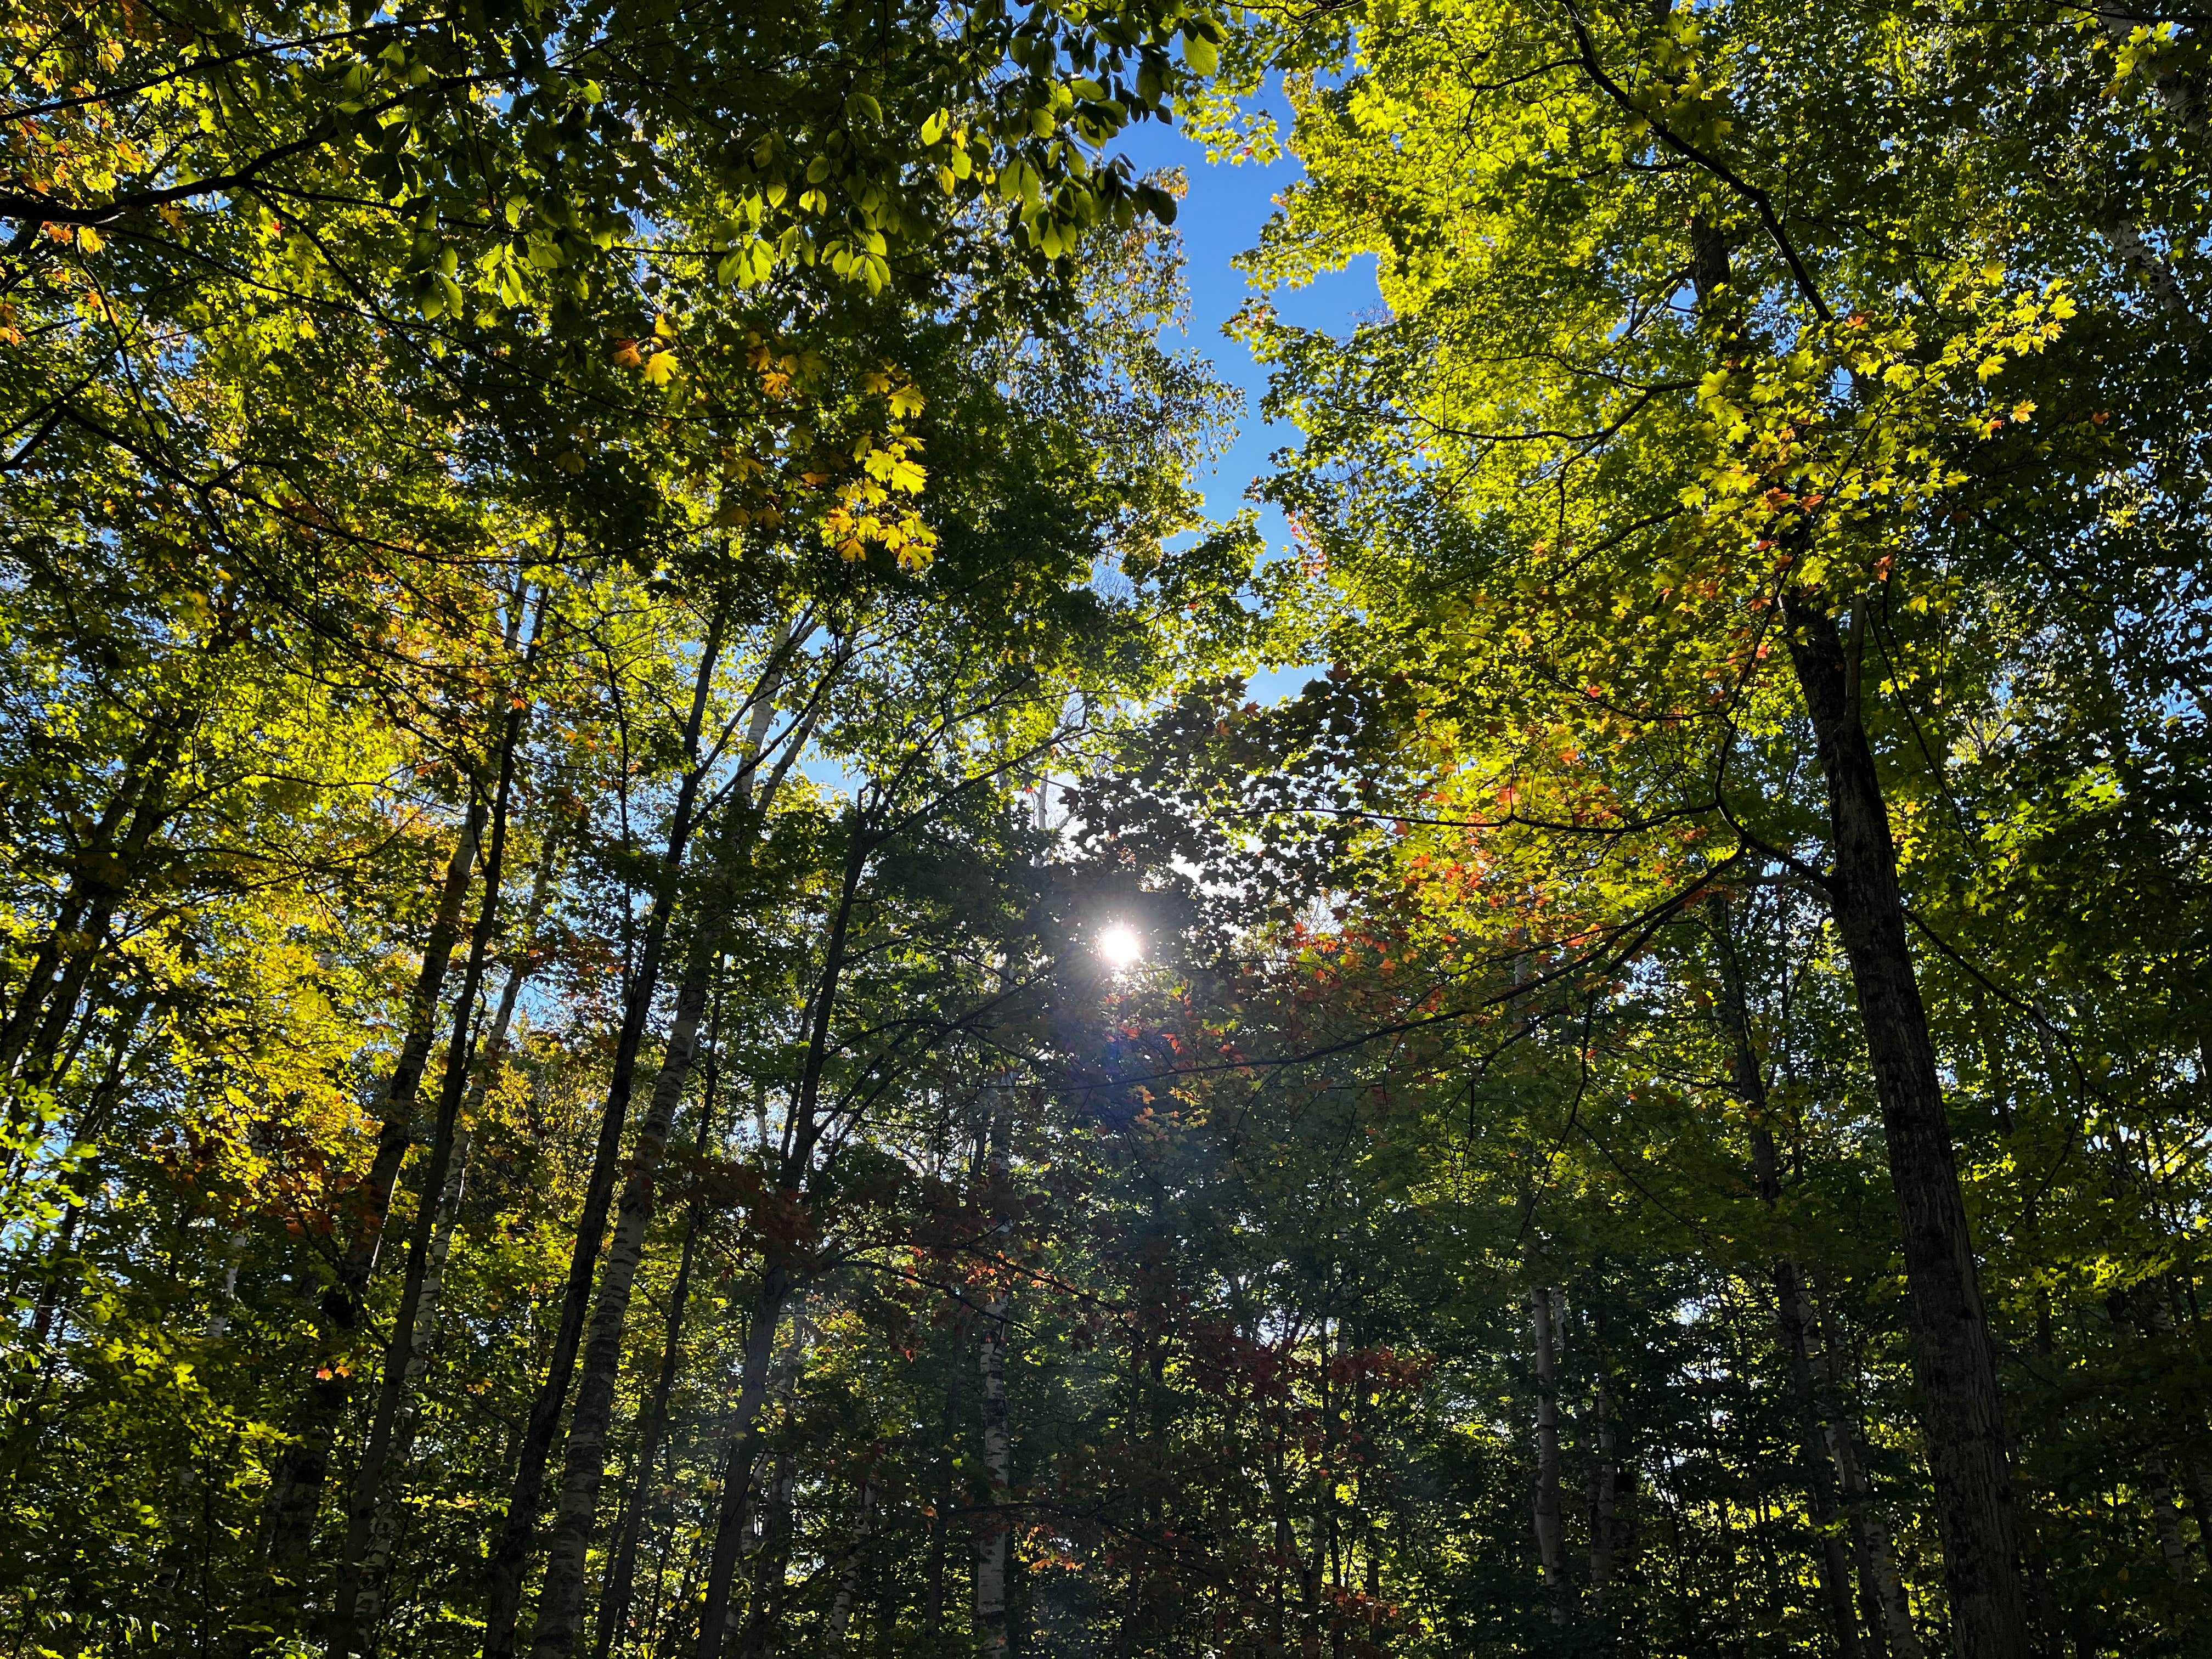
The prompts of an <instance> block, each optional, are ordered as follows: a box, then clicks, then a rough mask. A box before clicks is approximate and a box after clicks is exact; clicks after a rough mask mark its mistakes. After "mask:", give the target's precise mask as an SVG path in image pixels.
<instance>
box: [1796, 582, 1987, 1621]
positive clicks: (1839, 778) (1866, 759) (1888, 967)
mask: <svg viewBox="0 0 2212 1659" xmlns="http://www.w3.org/2000/svg"><path fill="white" fill-rule="evenodd" d="M1784 622H1785V623H1787V625H1788V637H1789V645H1790V657H1791V659H1792V660H1793V662H1794V664H1795V665H1796V671H1797V680H1798V684H1800V686H1801V687H1802V689H1803V691H1804V695H1805V705H1806V709H1807V711H1808V714H1809V715H1810V716H1811V719H1812V723H1813V730H1814V738H1815V739H1816V741H1817V743H1818V745H1819V750H1820V765H1821V769H1822V771H1823V772H1825V773H1826V777H1827V785H1828V807H1829V816H1830V819H1831V822H1832V825H1833V831H1834V836H1833V838H1834V853H1835V858H1834V867H1833V869H1832V872H1831V874H1830V876H1829V878H1828V891H1829V898H1830V906H1831V910H1832V915H1834V918H1835V922H1836V931H1837V933H1838V935H1839V936H1840V937H1841V939H1842V941H1843V945H1844V955H1845V957H1847V958H1848V960H1849V962H1850V970H1851V981H1852V984H1853V986H1854V987H1856V989H1857V993H1858V1004H1859V1019H1860V1024H1861V1025H1862V1026H1863V1029H1864V1031H1865V1035H1866V1042H1867V1054H1868V1059H1869V1061H1870V1063H1871V1065H1872V1068H1873V1071H1874V1078H1875V1091H1876V1092H1877V1093H1878V1094H1879V1096H1880V1097H1881V1109H1882V1124H1883V1128H1884V1130H1885V1132H1886V1134H1887V1140H1888V1143H1889V1168H1890V1177H1891V1182H1892V1185H1893V1188H1894V1189H1895V1192H1896V1198H1897V1212H1898V1222H1899V1230H1900V1231H1901V1233H1902V1235H1903V1240H1904V1247H1905V1281H1906V1285H1907V1287H1908V1289H1909V1290H1910V1292H1911V1316H1912V1335H1913V1341H1912V1361H1913V1364H1912V1369H1913V1376H1914V1380H1915V1382H1916V1383H1917V1385H1918V1389H1919V1393H1920V1397H1921V1401H1922V1406H1923V1413H1924V1419H1923V1422H1924V1425H1925V1428H1926V1439H1927V1444H1928V1461H1929V1474H1931V1476H1932V1477H1933V1481H1934V1486H1935V1491H1936V1521H1937V1525H1938V1529H1939V1532H1940V1534H1941V1535H1942V1543H1943V1565H1944V1580H1945V1583H1946V1586H1947V1588H1948V1592H1949V1600H1950V1606H1951V1629H1952V1645H1953V1649H1954V1651H1955V1652H1956V1654H1957V1655H1958V1656H1959V1659H2018V1656H2020V1655H2021V1654H2024V1653H2027V1652H2028V1651H2029V1650H2030V1649H2029V1644H2028V1638H2027V1613H2026V1605H2025V1601H2024V1598H2023V1595H2022V1593H2021V1573H2020V1562H2019V1548H2018V1541H2017V1532H2018V1528H2017V1522H2016V1518H2015V1500H2014V1495H2013V1485H2012V1471H2011V1468H2010V1467H2009V1465H2008V1456H2007V1443H2006V1438H2005V1428H2004V1415H2003V1410H2002V1401H2001V1400H2000V1398H1999V1395H1998V1389H1997V1371H1996V1347H1995V1346H1994V1344H1993V1342H1992V1340H1991V1339H1990V1328H1989V1319H1988V1316H1987V1314H1986V1313H1985V1311H1984V1308H1983V1304H1982V1293H1981V1285H1980V1283H1979V1281H1978V1276H1977V1271H1976V1267H1975V1262H1974V1252H1973V1241H1972V1237H1971V1236H1970V1233H1969V1230H1968V1225H1967V1220H1966V1201H1965V1199H1964V1197H1963V1195H1962V1194H1960V1190H1959V1174H1958V1167H1957V1163H1956V1160H1955V1158H1954V1152H1953V1149H1952V1142H1951V1126H1950V1123H1949V1121H1948V1119H1947V1118H1946V1116H1945V1115H1944V1108H1943V1091H1942V1083H1941V1081H1940V1079H1939V1078H1938V1076H1937V1073H1936V1052H1935V1045H1934V1043H1933V1042H1932V1041H1931V1040H1930V1038H1929V1031H1928V1015H1927V1011H1926V1009H1925V1008H1924V1007H1923V1005H1922V1003H1921V1000H1920V987H1919V985H1918V983H1917V981H1916V980H1915V979H1914V977H1913V969H1912V953H1911V948H1910V946H1909V944H1908V941H1907V939H1906V936H1905V906H1904V901H1903V898H1902V896H1901V895H1900V893H1899V888H1898V882H1897V852H1896V848H1895V845H1894V843H1893V842H1892V840H1891V838H1890V831H1889V816H1888V809H1887V805H1886V804H1885V802H1884V800H1883V799H1882V793H1881V780H1880V778H1879V776H1878V775H1877V774H1876V772H1875V763H1874V754H1873V751H1872V750H1871V749H1870V748H1869V746H1868V744H1867V736H1866V728H1865V726H1864V724H1863V721H1862V720H1861V716H1860V707H1859V687H1858V673H1859V664H1858V661H1857V645H1856V641H1855V642H1854V645H1853V647H1852V649H1851V650H1850V652H1849V653H1846V651H1845V649H1844V643H1843V641H1842V640H1841V639H1840V638H1839V637H1838V634H1837V630H1836V625H1835V622H1834V620H1833V619H1832V617H1828V616H1827V615H1826V613H1824V612H1822V611H1820V610H1819V609H1818V608H1817V605H1815V604H1814V603H1812V602H1810V601H1808V600H1807V599H1804V598H1802V597H1801V596H1796V595H1791V596H1789V597H1786V598H1785V601H1784ZM1854 632H1855V635H1856V632H1857V629H1856V628H1855V630H1854Z"/></svg>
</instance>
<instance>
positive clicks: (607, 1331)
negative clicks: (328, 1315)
mask: <svg viewBox="0 0 2212 1659" xmlns="http://www.w3.org/2000/svg"><path fill="white" fill-rule="evenodd" d="M713 932H714V929H712V928H711V927H708V925H707V924H706V923H705V922H704V921H703V920H702V924H701V928H700V939H699V942H698V944H696V945H695V946H694V948H693V951H692V961H691V963H690V967H689V968H688V969H687V970H686V972H685V974H684V984H683V987H682V988H681V989H680V990H679V991H678V994H677V1000H676V1019H675V1024H674V1026H673V1027H672V1028H671V1030H670V1032H669V1035H668V1047H667V1049H666V1052H665V1056H664V1057H663V1059H662V1060H661V1065H660V1073H659V1077H658V1078H656V1079H654V1082H653V1097H652V1103H651V1104H650V1106H648V1107H647V1110H646V1115H645V1121H644V1122H643V1123H642V1124H641V1125H640V1126H639V1127H638V1134H637V1141H636V1144H635V1146H633V1147H632V1148H631V1149H630V1157H629V1177H628V1179H627V1180H626V1181H625V1182H623V1194H622V1203H621V1206H620V1207H619V1209H618V1210H617V1214H616V1218H615V1235H614V1241H613V1243H611V1244H610V1245H609V1246H608V1248H607V1259H606V1263H605V1266H604V1267H602V1268H601V1269H600V1270H599V1296H598V1297H597V1299H596V1300H595V1301H594V1302H593V1304H592V1333H591V1343H590V1346H588V1347H587V1348H586V1350H585V1352H584V1364H583V1370H582V1372H581V1373H580V1376H579V1378H578V1382H577V1387H576V1408H575V1411H574V1413H573V1414H572V1415H571V1417H570V1419H569V1423H568V1449H567V1451H566V1453H565V1455H563V1457H562V1468H561V1493H560V1498H559V1501H558V1504H557V1506H556V1509H555V1511H554V1520H553V1530H552V1535H551V1538H550V1541H549V1544H548V1550H547V1557H546V1562H545V1581H544V1586H543V1588H542V1589H540V1591H539V1593H538V1626H537V1628H536V1630H535V1631H534V1632H532V1635H531V1639H530V1652H531V1659H567V1656H568V1654H569V1653H570V1652H572V1651H573V1650H574V1648H575V1645H576V1639H577V1638H578V1636H579V1635H580V1633H581V1630H580V1627H581V1625H582V1622H583V1613H584V1571H585V1565H586V1562H585V1557H586V1552H587V1551H588V1550H589V1548H590V1547H591V1541H592V1522H594V1520H595V1519H596V1517H597V1516H598V1514H599V1487H600V1485H601V1483H602V1482H603V1480H605V1474H606V1462H607V1430H608V1427H609V1425H611V1423H612V1421H613V1419H614V1405H615V1383H616V1380H617V1376H618V1375H619V1373H620V1371H621V1370H622V1352H623V1334H624V1332H625V1330H626V1329H627V1328H628V1325H629V1302H630V1292H631V1290H632V1288H633V1287H634V1286H635V1284H636V1281H637V1270H638V1267H639V1266H640V1264H641V1262H642V1261H643V1260H644V1256H645V1237H646V1231H647V1228H648V1227H649V1226H650V1225H652V1221H653V1182H654V1179H655V1177H656V1176H658V1175H659V1170H660V1161H661V1158H662V1156H663V1154H664V1153H665V1151H666V1149H667V1145H668V1133H669V1130H670V1129H671V1127H673V1125H674V1123H675V1119H676V1108H677V1105H678V1103H679V1102H680V1101H681V1100H682V1099H683V1097H684V1087H685V1084H686V1082H687V1081H688V1079H690V1073H691V1059H692V1054H693V1050H694V1048H695V1047H696V1042H697V1038H698V1034H699V1022H700V1019H701V1018H702V1015H703V1014H704V1012H705V1011H706V1006H707V994H708V979H709V978H710V976H711V975H712V973H713V969H714V963H716V962H717V961H719V960H720V956H719V953H717V952H715V951H713V950H712V949H711V947H710V945H709V942H708V935H709V934H710V933H713Z"/></svg>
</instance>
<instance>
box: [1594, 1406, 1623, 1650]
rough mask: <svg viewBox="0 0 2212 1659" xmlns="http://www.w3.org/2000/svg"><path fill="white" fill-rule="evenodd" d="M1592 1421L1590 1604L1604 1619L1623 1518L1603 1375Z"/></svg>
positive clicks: (1618, 1470)
mask: <svg viewBox="0 0 2212 1659" xmlns="http://www.w3.org/2000/svg"><path fill="white" fill-rule="evenodd" d="M1590 1418H1591V1426H1592V1428H1594V1429H1595V1431H1596V1437H1597V1459H1596V1461H1595V1463H1593V1464H1592V1465H1591V1468H1590V1478H1589V1576H1590V1600H1591V1602H1592V1604H1593V1605H1594V1606H1595V1608H1596V1609H1597V1611H1598V1613H1600V1614H1601V1615H1602V1614H1604V1613H1606V1612H1607V1602H1608V1600H1609V1598H1610V1596H1611V1594H1612V1590H1613V1565H1614V1561H1615V1558H1616V1553H1617V1552H1618V1550H1619V1547H1620V1541H1619V1536H1618V1532H1617V1528H1618V1527H1619V1525H1620V1516H1619V1513H1618V1501H1617V1498H1616V1494H1615V1491H1614V1483H1615V1482H1616V1481H1617V1480H1619V1478H1620V1464H1619V1461H1618V1457H1619V1447H1618V1444H1617V1442H1616V1440H1615V1438H1614V1434H1613V1392H1612V1390H1611V1389H1610V1388H1608V1387H1607V1383H1606V1378H1605V1375H1604V1373H1603V1372H1600V1373H1599V1375H1598V1379H1597V1392H1596V1394H1595V1395H1594V1396H1593V1397H1592V1399H1591V1401H1590Z"/></svg>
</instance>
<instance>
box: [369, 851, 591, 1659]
mask: <svg viewBox="0 0 2212 1659" xmlns="http://www.w3.org/2000/svg"><path fill="white" fill-rule="evenodd" d="M499 840H500V836H499V834H498V831H497V829H495V832H494V836H493V842H494V845H495V847H496V846H497V845H498V842H499ZM559 856H560V854H559V844H558V842H557V841H556V840H555V839H554V837H552V836H550V835H549V836H548V837H547V839H546V846H545V850H544V856H543V857H542V858H540V860H538V875H537V878H536V880H535V881H533V882H532V885H531V892H530V899H529V902H528V904H527V907H526V909H525V910H524V913H523V914H524V922H523V927H522V933H521V938H520V941H519V943H518V945H517V948H516V950H515V951H514V954H513V957H512V959H511V960H510V961H509V963H508V964H507V983H506V984H505V986H504V987H501V992H500V998H499V1003H498V1006H497V1008H496V1011H495V1012H494V1014H493V1015H492V1018H491V1021H490V1023H489V1025H488V1026H487V1027H486V1029H485V1030H484V1032H483V1036H482V1039H481V1041H480V1042H479V1044H478V1046H477V1052H476V1055H475V1058H474V1061H473V1063H472V1064H471V1065H470V1066H469V1067H468V1071H469V1074H470V1077H471V1082H470V1084H469V1091H468V1097H467V1099H466V1100H465V1102H464V1103H462V1106H461V1109H460V1110H459V1113H458V1114H457V1115H455V1117H454V1119H453V1123H452V1125H451V1128H450V1137H451V1147H452V1150H451V1152H450V1154H449V1156H448V1157H447V1172H446V1177H445V1180H444V1182H442V1183H441V1188H440V1194H439V1199H438V1208H437V1213H436V1218H435V1224H434V1231H433V1232H432V1234H431V1237H430V1242H429V1248H428V1255H427V1258H426V1260H425V1261H424V1262H423V1264H422V1282H421V1285H420V1287H419V1289H418V1290H417V1291H416V1294H415V1297H414V1313H413V1317H412V1318H411V1320H410V1322H409V1324H410V1335H409V1340H408V1342H407V1346H406V1347H405V1348H404V1351H402V1350H401V1349H400V1348H399V1346H398V1344H397V1343H395V1344H394V1345H393V1347H392V1352H389V1353H387V1354H386V1360H385V1364H386V1392H387V1393H388V1394H390V1395H391V1396H392V1399H391V1404H390V1431H389V1437H388V1443H387V1444H386V1446H385V1447H384V1448H383V1449H382V1451H381V1455H374V1453H375V1451H376V1449H375V1447H374V1425H372V1447H371V1450H370V1452H369V1453H365V1454H364V1455H363V1459H362V1473H361V1475H360V1478H359V1480H358V1481H357V1483H356V1484H357V1486H361V1487H362V1488H364V1490H362V1491H361V1492H358V1493H357V1496H356V1505H357V1508H356V1515H358V1514H359V1513H361V1512H362V1510H363V1509H365V1510H366V1512H367V1514H368V1525H367V1528H366V1532H365V1534H363V1535H362V1536H360V1537H358V1538H356V1539H351V1540H349V1547H348V1550H347V1554H346V1565H347V1566H348V1567H349V1569H350V1570H351V1572H352V1577H351V1583H350V1585H348V1584H347V1583H346V1582H345V1581H344V1580H343V1579H342V1581H341V1591H340V1597H339V1603H338V1607H337V1613H338V1616H339V1618H340V1619H341V1620H344V1619H345V1618H346V1617H347V1616H348V1615H347V1610H348V1607H349V1606H350V1608H351V1613H350V1618H351V1629H350V1636H351V1641H350V1643H349V1644H334V1645H339V1646H342V1647H349V1648H350V1649H351V1650H353V1651H357V1652H361V1653H364V1654H367V1653H374V1651H375V1647H376V1638H377V1627H378V1626H379V1625H380V1623H381V1622H382V1620H383V1617H384V1595H385V1587H386V1582H387V1578H388V1575H389V1573H390V1571H391V1567H392V1548H393V1546H394V1544H395V1543H396V1542H397V1541H398V1533H399V1523H400V1521H401V1518H402V1516H401V1511H400V1490H399V1485H398V1480H396V1479H395V1478H394V1475H395V1473H396V1472H397V1471H398V1470H400V1469H404V1468H405V1467H406V1465H407V1462H408V1461H409V1459H410V1457H411V1456H412V1455H413V1454H414V1446H415V1431H416V1424H417V1422H418V1421H419V1420H420V1409H421V1399H420V1395H421V1389H422V1379H423V1378H424V1377H426V1376H428V1375H429V1370H430V1358H431V1346H432V1345H433V1344H434V1343H435V1341H436V1340H437V1334H438V1308H439V1303H440V1302H441V1299H442V1298H443V1297H444V1295H445V1284H446V1261H447V1257H448V1256H449V1255H451V1254H452V1251H453V1228H454V1225H455V1224H456V1223H457V1221H458V1220H459V1213H460V1202H461V1194H462V1191H463V1189H464V1188H465V1184H466V1182H467V1178H468V1158H469V1138H470V1133H471V1131H470V1128H469V1126H470V1124H471V1123H473V1122H475V1121H477V1118H478V1116H479V1115H481V1113H482V1112H483V1103H484V1100H485V1097H486V1096H487V1095H488V1094H489V1091H490V1088H491V1084H492V1081H493V1079H495V1076H496V1075H497V1073H498V1072H499V1068H500V1066H501V1061H502V1060H504V1058H505V1056H506V1053H507V1032H508V1030H510V1029H511V1028H512V1026H513V1021H514V1010H515V1005H516V1003H517V1001H518V1000H520V997H521V994H522V987H523V984H524V982H525V981H527V980H528V979H529V977H530V974H531V963H532V945H533V943H534V941H535V939H536V938H537V934H538V928H539V927H540V926H541V925H542V924H543V922H544V917H545V908H546V903H547V902H548V900H549V899H550V897H551V896H552V884H553V871H554V866H555V865H556V862H557V860H558V859H559ZM497 862H498V860H497V857H496V856H495V857H494V858H492V859H490V860H487V864H486V870H487V880H488V881H490V880H495V877H494V876H492V875H491V874H490V873H489V872H491V871H492V870H493V869H495V866H496V864H497ZM474 995H475V994H474V992H473V991H471V992H470V993H468V994H467V1000H468V1001H470V1002H473V1000H474ZM463 1006H464V1010H465V1006H466V1005H465V1004H464V1005H463ZM450 1081H451V1079H450V1076H449V1079H448V1083H449V1085H450ZM441 1127H442V1113H441ZM418 1231H419V1224H418ZM410 1265H411V1264H410ZM405 1311H406V1294H405V1287H403V1291H402V1297H401V1313H402V1315H403V1316H404V1314H405ZM395 1358H399V1359H401V1360H402V1361H403V1363H402V1364H401V1367H400V1370H399V1371H398V1382H397V1386H396V1388H395V1387H393V1386H392V1376H393V1373H392V1370H391V1369H390V1368H391V1367H392V1364H393V1362H394V1359H395ZM381 1405H382V1402H381V1401H380V1407H381ZM348 1589H350V1592H351V1595H350V1601H349V1600H348V1596H347V1594H346V1592H347V1590H348ZM346 1633H347V1632H345V1631H344V1630H343V1626H342V1628H341V1635H342V1636H343V1635H344V1634H346Z"/></svg>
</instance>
